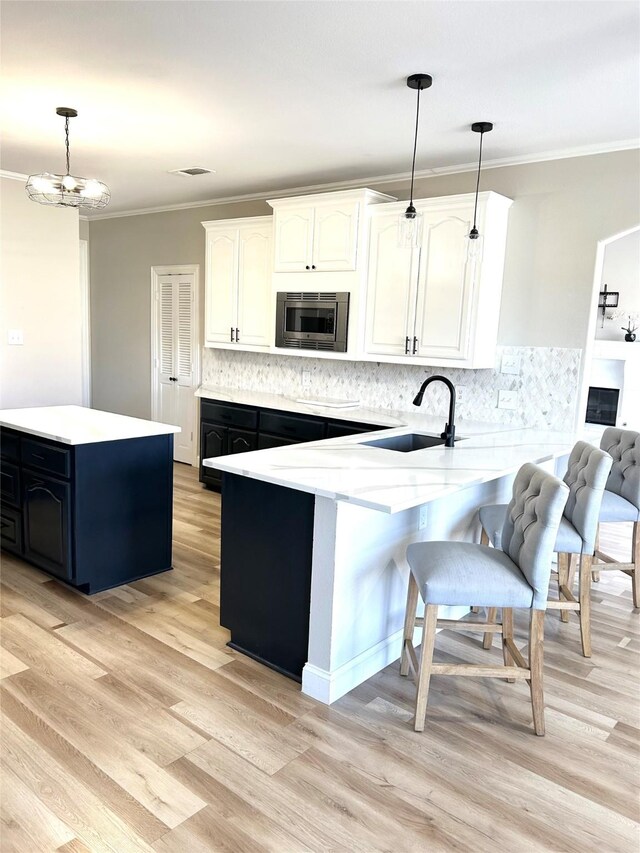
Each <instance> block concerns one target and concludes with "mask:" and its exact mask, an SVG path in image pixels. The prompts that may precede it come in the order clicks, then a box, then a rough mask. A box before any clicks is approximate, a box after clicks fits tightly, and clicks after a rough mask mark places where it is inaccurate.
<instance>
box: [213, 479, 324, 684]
mask: <svg viewBox="0 0 640 853" xmlns="http://www.w3.org/2000/svg"><path fill="white" fill-rule="evenodd" d="M314 510H315V496H314V495H310V494H306V493H305V492H298V491H295V490H293V489H286V488H284V487H282V486H274V485H273V484H271V483H263V482H261V481H259V480H252V479H251V478H249V477H240V476H236V475H235V474H223V476H222V531H221V532H222V541H221V559H220V624H221V625H223V626H224V627H225V628H227V629H228V630H229V631H230V632H231V640H230V641H229V644H228V645H229V646H231V648H232V649H236V650H237V651H240V652H243V653H244V654H246V655H249V657H252V658H254V659H255V660H257V661H260V663H264V664H266V665H267V666H269V667H271V668H272V669H275V670H277V671H278V672H281V673H283V674H284V675H288V676H289V677H290V678H293V679H295V680H296V681H301V680H302V668H303V667H304V665H305V663H306V662H307V659H308V646H309V610H310V603H311V560H312V551H313V519H314Z"/></svg>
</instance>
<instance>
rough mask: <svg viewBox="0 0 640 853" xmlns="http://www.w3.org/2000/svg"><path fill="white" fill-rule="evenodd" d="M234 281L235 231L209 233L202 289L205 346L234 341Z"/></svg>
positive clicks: (236, 241)
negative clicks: (203, 296)
mask: <svg viewBox="0 0 640 853" xmlns="http://www.w3.org/2000/svg"><path fill="white" fill-rule="evenodd" d="M237 279H238V229H237V228H232V229H228V230H224V231H222V230H221V231H211V232H209V233H208V234H207V268H206V288H205V330H204V331H205V343H231V342H232V340H234V339H235V327H236V325H237V323H236V319H237ZM232 330H233V333H232Z"/></svg>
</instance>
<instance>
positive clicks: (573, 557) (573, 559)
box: [567, 554, 578, 592]
mask: <svg viewBox="0 0 640 853" xmlns="http://www.w3.org/2000/svg"><path fill="white" fill-rule="evenodd" d="M577 567H578V555H577V554H569V577H568V578H567V586H568V587H569V589H570V590H571V592H573V585H574V583H575V582H576V569H577Z"/></svg>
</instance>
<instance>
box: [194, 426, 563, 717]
mask: <svg viewBox="0 0 640 853" xmlns="http://www.w3.org/2000/svg"><path fill="white" fill-rule="evenodd" d="M441 430H442V420H441V419H440V418H430V417H429V416H426V415H423V416H422V417H421V429H420V431H419V432H420V434H422V435H423V436H424V437H423V439H422V443H425V442H428V440H429V439H428V436H429V435H431V436H434V437H436V439H437V437H439V435H440V432H441ZM416 432H418V431H417V430H416V429H415V427H414V429H409V428H407V427H402V428H396V429H387V430H384V431H381V432H377V433H376V432H374V433H369V434H360V435H354V436H348V437H345V438H335V439H325V440H322V441H316V442H308V443H305V444H299V445H292V446H290V447H280V448H275V449H271V450H262V451H257V452H251V453H243V454H239V455H237V456H232V457H224V458H215V459H206V460H204V465H206V466H207V465H208V466H211V467H215V468H218V469H219V470H221V471H222V472H224V477H223V484H222V543H221V587H220V621H221V624H222V625H223V626H225V627H227V628H228V629H229V630H230V632H231V641H230V645H231V646H232V647H233V648H236V649H238V650H240V651H242V652H245V653H246V654H248V655H250V656H251V657H253V658H255V659H257V660H260V661H262V662H263V663H265V664H267V665H268V666H271V667H272V668H274V669H277V670H279V671H281V672H283V673H285V674H287V675H289V676H290V677H293V678H297V679H298V680H301V681H302V690H303V692H304V693H306V694H308V695H309V696H312V697H314V698H316V699H318V700H319V701H321V702H324V703H327V704H330V703H331V702H333V701H335V700H336V699H338V698H339V697H340V696H342V695H344V694H345V693H347V692H348V691H349V690H351V689H353V688H354V687H356V686H357V685H358V684H360V683H362V682H363V681H365V680H366V679H367V678H369V677H370V676H372V675H373V674H375V673H376V672H378V671H379V670H381V669H382V668H384V667H385V666H387V665H388V664H389V663H391V662H392V661H393V660H395V659H396V658H397V657H398V656H399V653H400V646H401V635H402V624H403V618H404V609H405V598H406V584H407V576H408V566H407V565H406V562H405V550H406V547H407V545H408V544H409V543H410V542H412V541H417V540H420V539H424V540H428V539H431V540H433V539H457V540H467V541H474V540H477V538H478V524H477V509H478V507H479V506H481V505H483V504H486V503H504V502H507V501H508V500H509V497H510V490H511V486H512V482H513V477H514V476H515V473H516V471H517V470H518V468H519V467H520V466H521V465H522V464H523V463H524V462H537V463H539V464H543V463H544V464H545V465H546V466H547V467H550V469H551V470H554V469H555V468H556V466H557V465H559V469H560V470H562V469H563V467H564V462H563V460H564V457H566V456H567V455H568V453H569V452H570V449H571V447H572V445H573V441H574V437H573V436H571V435H567V434H559V433H550V432H546V431H545V432H543V431H535V430H529V429H517V430H513V429H508V428H501V427H498V426H496V425H495V424H494V425H489V424H473V423H464V422H460V423H459V424H458V432H457V434H458V440H457V441H456V444H455V447H453V448H445V447H443V446H438V445H435V446H432V447H427V448H425V449H419V450H413V451H411V452H402V451H400V450H398V449H393V447H394V445H395V446H396V447H397V446H402V445H407V444H410V443H411V442H412V441H420V440H419V439H418V440H411V439H408V438H407V437H408V436H409V435H411V434H415V433H416ZM380 441H381V442H382V444H380V443H377V442H380ZM371 442H376V443H377V444H372V443H371ZM384 445H386V446H384ZM469 604H470V605H471V604H473V602H471V601H470V602H469ZM464 612H465V610H464V608H457V610H452V612H450V613H449V614H447V615H449V616H450V617H451V618H456V617H459V616H461V615H462V614H463V613H464Z"/></svg>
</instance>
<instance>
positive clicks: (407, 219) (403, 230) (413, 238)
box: [398, 205, 422, 249]
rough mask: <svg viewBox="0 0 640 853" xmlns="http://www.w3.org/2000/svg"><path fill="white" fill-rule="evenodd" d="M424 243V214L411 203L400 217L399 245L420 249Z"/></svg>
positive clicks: (401, 247) (403, 247)
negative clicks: (417, 210) (418, 211)
mask: <svg viewBox="0 0 640 853" xmlns="http://www.w3.org/2000/svg"><path fill="white" fill-rule="evenodd" d="M421 244H422V214H421V213H417V212H416V209H415V207H413V205H410V206H409V207H408V208H407V209H406V210H405V211H404V212H403V213H401V214H400V216H399V217H398V247H399V248H400V249H419V248H420V246H421Z"/></svg>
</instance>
